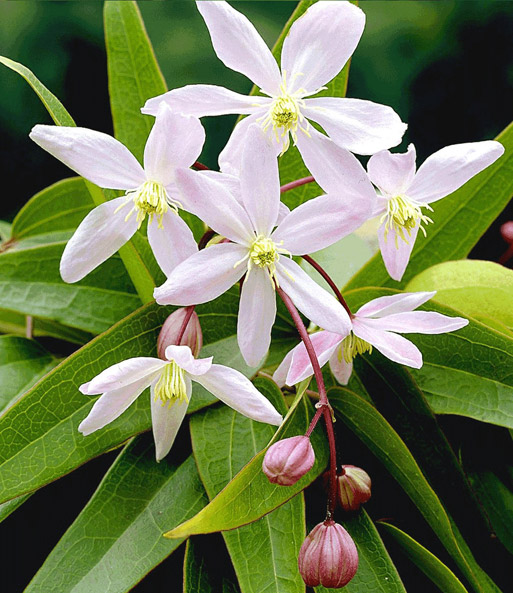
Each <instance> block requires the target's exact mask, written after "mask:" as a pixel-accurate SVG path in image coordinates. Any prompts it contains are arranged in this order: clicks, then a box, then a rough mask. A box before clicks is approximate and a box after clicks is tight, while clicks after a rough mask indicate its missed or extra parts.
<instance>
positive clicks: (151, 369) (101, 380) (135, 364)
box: [79, 356, 167, 395]
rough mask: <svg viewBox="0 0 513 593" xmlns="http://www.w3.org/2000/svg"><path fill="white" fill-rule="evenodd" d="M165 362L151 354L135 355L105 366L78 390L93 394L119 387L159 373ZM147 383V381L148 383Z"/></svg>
mask: <svg viewBox="0 0 513 593" xmlns="http://www.w3.org/2000/svg"><path fill="white" fill-rule="evenodd" d="M166 364H167V362H166V361H165V360H160V358H153V357H151V356H137V357H135V358H128V359H127V360H123V361H122V362H118V363H117V364H113V365H112V366H110V367H108V368H106V369H105V370H104V371H102V372H101V373H100V374H99V375H96V377H95V378H94V379H92V380H91V381H89V383H84V384H83V385H81V386H80V387H79V390H80V391H81V392H82V393H84V394H86V395H95V394H97V393H104V392H106V391H114V390H115V389H121V388H122V387H126V386H127V385H130V384H131V383H135V382H136V381H139V380H140V379H142V378H144V377H150V376H153V375H155V373H159V371H161V370H162V369H163V368H164V367H165V366H166ZM148 385H149V383H148Z"/></svg>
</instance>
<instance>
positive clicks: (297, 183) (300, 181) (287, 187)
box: [280, 175, 315, 194]
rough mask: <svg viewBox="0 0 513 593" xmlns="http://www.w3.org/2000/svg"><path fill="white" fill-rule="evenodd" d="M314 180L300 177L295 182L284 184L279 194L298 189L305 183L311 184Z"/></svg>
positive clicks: (309, 177)
mask: <svg viewBox="0 0 513 593" xmlns="http://www.w3.org/2000/svg"><path fill="white" fill-rule="evenodd" d="M313 181H315V179H314V178H313V177H312V176H311V175H309V176H308V177H302V178H301V179H296V180H295V181H291V182H290V183H286V184H285V185H282V186H281V187H280V192H281V193H282V194H283V193H285V192H286V191H289V190H291V189H295V188H296V187H300V186H301V185H306V184H307V183H312V182H313Z"/></svg>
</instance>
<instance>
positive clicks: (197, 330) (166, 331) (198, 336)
mask: <svg viewBox="0 0 513 593" xmlns="http://www.w3.org/2000/svg"><path fill="white" fill-rule="evenodd" d="M187 314H188V309H187V308H184V309H177V310H176V311H173V312H172V313H171V315H170V316H169V317H168V318H167V319H166V321H165V322H164V325H163V326H162V329H161V330H160V334H159V337H158V340H157V353H158V356H159V358H162V359H163V360H165V359H166V356H165V352H166V348H167V347H168V346H172V345H176V346H189V348H190V349H191V350H192V355H193V356H194V357H196V356H198V354H199V352H200V350H201V347H202V346H203V333H202V332H201V325H200V321H199V317H198V316H197V314H196V311H194V312H193V313H192V315H191V318H190V319H189V323H187V327H186V328H185V332H184V334H183V336H182V339H181V340H180V344H177V340H178V338H179V335H180V331H181V329H182V324H183V322H184V320H185V317H186V315H187Z"/></svg>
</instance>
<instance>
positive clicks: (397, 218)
mask: <svg viewBox="0 0 513 593" xmlns="http://www.w3.org/2000/svg"><path fill="white" fill-rule="evenodd" d="M423 207H424V208H427V209H428V210H431V212H432V211H433V209H432V208H431V207H430V206H429V205H428V204H423ZM421 208H422V206H421V205H420V204H416V203H415V202H413V201H412V200H410V199H409V198H406V197H404V196H396V197H395V198H390V199H389V200H388V202H387V211H386V212H385V214H383V216H382V217H381V222H384V221H386V223H385V240H386V238H387V236H388V233H389V231H390V229H393V230H394V231H395V246H396V247H398V238H400V239H402V240H403V241H404V242H405V243H408V239H409V238H410V237H411V231H412V230H413V229H414V228H415V226H416V225H417V223H419V221H420V224H419V228H420V230H421V231H422V232H423V233H424V236H426V230H425V229H424V227H423V226H422V225H423V224H429V223H430V222H433V221H432V220H431V218H429V217H428V216H425V215H424V214H422V209H421ZM405 231H406V233H407V234H408V236H406V234H405Z"/></svg>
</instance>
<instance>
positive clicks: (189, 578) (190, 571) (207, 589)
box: [183, 537, 213, 593]
mask: <svg viewBox="0 0 513 593" xmlns="http://www.w3.org/2000/svg"><path fill="white" fill-rule="evenodd" d="M196 548H197V546H196V543H195V538H194V537H191V538H189V539H188V540H187V545H186V547H185V557H184V561H183V593H212V591H213V589H212V583H211V581H210V578H209V576H208V572H207V570H206V567H205V558H204V557H203V556H202V555H201V554H200V553H199V552H198V550H197V549H196Z"/></svg>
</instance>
